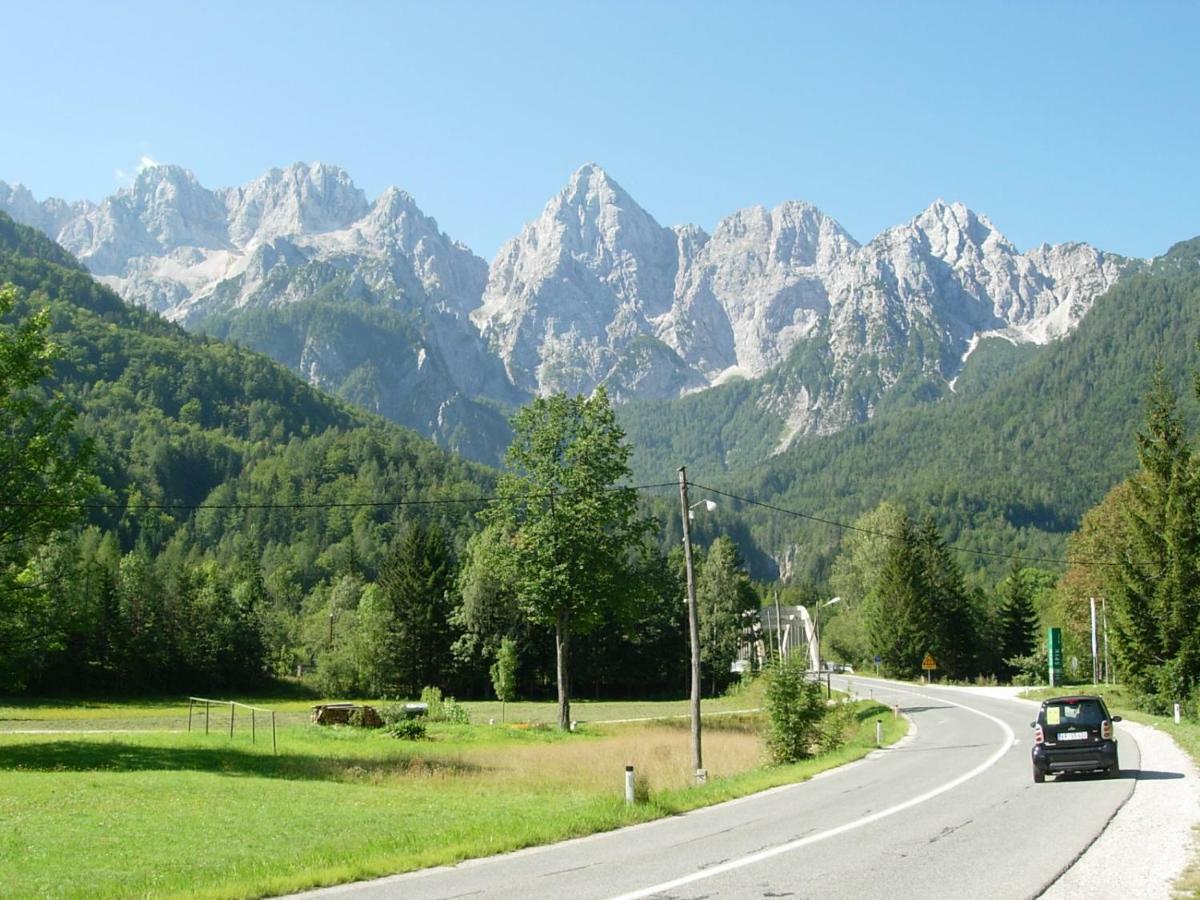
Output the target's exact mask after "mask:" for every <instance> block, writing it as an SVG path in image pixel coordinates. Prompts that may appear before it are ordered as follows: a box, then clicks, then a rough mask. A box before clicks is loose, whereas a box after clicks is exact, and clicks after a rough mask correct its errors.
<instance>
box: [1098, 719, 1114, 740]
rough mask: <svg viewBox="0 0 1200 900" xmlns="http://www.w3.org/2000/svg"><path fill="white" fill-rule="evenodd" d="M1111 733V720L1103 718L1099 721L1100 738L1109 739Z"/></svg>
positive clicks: (1110, 738)
mask: <svg viewBox="0 0 1200 900" xmlns="http://www.w3.org/2000/svg"><path fill="white" fill-rule="evenodd" d="M1112 734H1113V732H1112V720H1111V719H1105V720H1104V721H1103V722H1101V723H1100V738H1101V739H1102V740H1105V741H1111V740H1112Z"/></svg>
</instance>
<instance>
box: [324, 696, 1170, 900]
mask: <svg viewBox="0 0 1200 900" xmlns="http://www.w3.org/2000/svg"><path fill="white" fill-rule="evenodd" d="M851 680H852V682H853V685H854V688H855V690H856V691H857V692H858V693H860V694H864V693H866V691H867V690H868V689H870V690H871V691H872V692H873V696H874V697H875V698H876V699H878V700H882V701H883V702H886V703H889V704H897V705H899V706H900V708H901V710H902V711H903V712H904V713H905V714H906V715H907V716H909V717H910V719H911V720H912V723H913V725H914V726H915V727H914V728H913V729H912V730H911V731H910V734H909V736H908V737H907V738H905V740H904V741H903V742H901V743H900V744H897V745H896V746H895V747H893V748H889V749H886V750H881V751H878V752H876V753H875V754H872V756H871V757H869V758H868V759H866V760H863V761H862V762H860V763H856V764H853V765H850V766H845V767H843V768H841V769H836V770H834V771H832V772H829V773H827V774H825V775H823V776H820V777H817V778H814V779H813V780H811V781H808V782H804V783H802V784H796V785H789V786H787V787H783V788H776V789H775V790H771V791H767V792H765V793H762V794H757V795H754V796H752V797H746V798H743V799H741V800H736V801H733V802H730V803H724V804H721V805H720V806H714V807H709V808H707V809H703V810H698V811H696V812H693V813H689V814H687V815H683V816H677V817H674V818H670V819H664V820H660V821H657V822H651V823H648V824H645V825H639V826H635V827H632V828H627V829H623V830H621V831H616V832H610V833H606V834H601V835H595V836H593V837H589V838H583V839H580V840H575V841H568V842H566V843H562V844H556V845H553V846H549V847H539V848H535V849H531V850H524V851H521V852H518V853H512V854H507V855H504V856H499V857H492V858H488V859H482V860H474V861H471V862H466V863H462V864H459V865H457V866H453V867H444V868H437V869H429V870H425V871H421V872H415V873H411V874H407V875H399V876H393V877H390V878H384V879H380V880H378V881H371V882H363V883H359V884H353V885H342V886H340V887H335V888H328V889H325V890H322V891H314V892H311V893H309V894H304V895H301V896H305V897H333V896H341V895H344V894H353V895H354V897H355V898H363V900H365V898H383V897H388V898H396V897H402V898H404V900H426V898H458V897H472V898H474V897H479V898H522V900H525V898H537V897H570V898H572V900H588V898H609V900H611V898H623V900H633V898H641V897H652V898H680V900H683V898H701V897H703V898H716V897H723V898H747V897H797V898H803V897H821V898H840V897H845V898H859V897H885V896H905V897H909V896H911V897H922V898H940V897H947V898H949V897H954V898H961V897H975V898H988V897H996V898H1014V897H1030V896H1036V895H1037V894H1039V893H1041V892H1042V891H1043V890H1044V889H1045V888H1046V887H1047V886H1048V885H1050V884H1051V883H1052V882H1053V881H1054V880H1055V879H1056V878H1057V877H1058V876H1059V875H1060V874H1061V873H1062V872H1063V871H1064V869H1066V868H1067V867H1068V866H1070V864H1071V863H1072V862H1073V861H1074V860H1075V859H1076V858H1077V857H1078V856H1079V855H1080V854H1081V853H1083V851H1084V850H1085V849H1086V848H1087V847H1088V845H1089V844H1090V843H1091V842H1092V841H1094V840H1095V839H1096V838H1097V836H1098V835H1099V834H1100V833H1101V832H1102V831H1103V830H1104V827H1105V825H1106V824H1107V823H1108V821H1109V819H1111V818H1112V816H1113V815H1114V814H1115V813H1116V811H1117V810H1118V809H1119V808H1120V807H1121V805H1122V804H1123V803H1124V802H1125V801H1126V800H1127V799H1128V798H1129V796H1130V794H1131V793H1132V792H1133V788H1134V784H1135V782H1136V779H1137V778H1138V777H1139V775H1140V774H1141V773H1140V772H1139V768H1140V757H1139V752H1138V747H1137V745H1136V744H1135V743H1134V742H1133V741H1132V740H1131V739H1130V738H1129V736H1128V735H1127V734H1123V733H1121V729H1120V726H1118V738H1119V739H1120V761H1121V768H1122V777H1121V778H1118V779H1104V778H1100V777H1085V776H1074V777H1067V778H1061V779H1058V780H1054V779H1051V780H1049V781H1047V783H1046V784H1042V785H1034V784H1033V782H1032V778H1031V774H1030V763H1029V746H1030V740H1031V735H1032V732H1031V729H1030V728H1029V722H1030V720H1031V719H1032V718H1033V710H1034V707H1033V705H1032V704H1026V703H1014V702H1013V701H1011V700H1001V699H994V698H989V697H984V696H975V695H972V694H969V693H967V692H964V691H960V690H954V689H947V688H938V687H929V688H925V687H914V686H909V685H901V684H898V683H894V682H881V681H875V680H870V681H867V680H859V679H851ZM1145 774H1146V775H1152V774H1153V773H1145Z"/></svg>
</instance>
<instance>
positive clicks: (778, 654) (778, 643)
mask: <svg viewBox="0 0 1200 900" xmlns="http://www.w3.org/2000/svg"><path fill="white" fill-rule="evenodd" d="M775 658H776V660H777V661H778V662H783V612H782V610H780V608H779V591H776V592H775Z"/></svg>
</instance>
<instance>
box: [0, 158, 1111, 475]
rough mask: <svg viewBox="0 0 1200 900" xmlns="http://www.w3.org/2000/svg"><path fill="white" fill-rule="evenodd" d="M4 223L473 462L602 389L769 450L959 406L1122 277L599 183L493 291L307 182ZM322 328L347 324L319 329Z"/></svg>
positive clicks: (278, 177)
mask: <svg viewBox="0 0 1200 900" xmlns="http://www.w3.org/2000/svg"><path fill="white" fill-rule="evenodd" d="M0 209H3V210H4V211H6V212H8V213H9V214H10V215H12V216H13V217H14V218H15V219H17V220H19V221H22V222H25V223H28V224H31V225H34V226H36V227H38V228H41V229H43V230H44V231H46V232H47V233H49V234H50V235H51V236H52V237H54V238H55V239H56V240H58V241H59V243H61V244H63V245H64V246H65V247H66V248H67V249H68V250H70V251H71V252H72V253H74V254H75V255H76V256H77V257H78V258H79V259H80V260H81V261H82V262H83V263H84V264H85V265H87V266H88V267H89V268H90V269H91V270H92V272H93V273H95V274H96V275H97V276H98V277H99V278H100V279H101V280H102V281H104V282H106V283H107V284H109V285H110V286H111V287H113V288H115V289H116V290H117V291H118V292H119V293H121V294H122V295H123V296H124V297H125V298H126V299H128V300H130V301H132V302H135V303H140V304H142V305H145V306H148V307H150V308H152V309H155V310H158V311H160V312H162V313H163V314H165V315H166V316H168V317H170V318H173V319H177V320H179V321H181V322H183V323H184V324H185V325H188V326H189V327H203V328H206V329H209V330H216V331H217V332H218V333H222V334H229V335H230V336H235V337H239V339H247V340H248V342H249V343H250V344H251V345H252V346H258V347H259V349H263V350H264V351H265V352H268V353H271V354H272V355H275V356H276V358H279V359H281V361H283V362H285V363H287V364H288V365H291V366H292V367H293V368H295V369H296V370H297V371H298V372H301V373H302V374H303V375H304V376H305V377H306V378H308V379H309V380H310V381H311V382H313V383H315V384H320V385H322V386H325V387H327V388H329V389H331V390H334V391H337V392H341V393H343V394H344V395H346V396H347V397H348V398H349V399H354V400H355V401H356V402H361V403H364V405H367V406H369V407H371V408H374V409H378V410H379V411H381V412H384V413H385V414H387V415H390V416H392V417H393V418H397V419H398V420H399V421H402V422H404V423H405V424H410V425H412V426H413V427H415V428H418V429H419V430H421V431H423V432H425V433H427V434H431V435H433V436H434V437H438V438H439V439H440V440H442V441H443V442H444V443H446V444H447V445H450V443H451V441H450V439H449V438H448V436H447V432H446V429H447V428H448V427H451V426H448V425H447V424H446V423H448V422H451V423H452V427H453V428H454V429H455V431H456V433H457V434H458V435H459V437H458V440H459V441H461V442H465V443H466V444H470V445H471V446H472V447H474V448H475V450H473V451H472V453H473V455H477V456H478V455H480V454H479V453H478V452H476V451H477V450H478V448H479V447H481V446H484V445H486V444H488V442H489V441H498V442H502V441H503V440H504V437H505V426H504V422H503V414H502V413H501V412H498V411H497V407H499V408H504V407H506V406H507V407H511V406H512V405H515V404H519V403H521V402H523V401H524V400H525V399H527V398H528V397H529V396H531V395H533V394H548V393H551V392H554V391H570V392H582V393H587V392H590V391H592V390H593V389H595V387H596V386H597V385H600V384H605V385H606V386H607V387H608V389H609V392H610V394H611V395H612V396H613V397H615V398H616V399H617V400H618V401H619V402H623V401H628V400H633V399H643V398H653V399H670V398H674V397H678V396H681V395H683V394H687V393H690V392H694V391H698V390H703V389H705V388H707V387H710V386H713V385H715V384H718V383H720V382H722V381H723V380H726V379H729V378H732V377H743V378H749V379H757V380H761V382H762V389H761V390H759V391H757V392H756V393H755V397H756V400H755V402H757V403H758V404H759V405H760V407H762V408H764V409H767V410H769V411H770V412H771V413H773V414H775V415H777V416H780V417H781V418H782V419H783V420H785V422H786V423H787V424H786V428H785V432H786V433H785V434H784V436H783V440H782V443H781V445H780V446H785V445H786V444H787V442H788V441H790V440H791V439H792V438H793V437H795V436H796V435H799V434H806V433H814V432H815V433H826V432H831V431H836V430H838V429H840V428H843V427H845V426H846V425H849V424H852V423H854V422H858V421H862V420H863V419H865V418H867V417H869V416H870V415H871V414H872V413H873V412H874V410H875V408H876V407H877V406H878V404H879V403H880V402H881V401H882V400H884V398H885V397H886V395H887V394H888V392H889V391H890V390H892V388H893V387H894V386H895V385H896V384H897V383H898V382H900V381H903V380H905V379H911V378H913V377H914V376H915V377H923V378H928V379H932V380H933V381H935V382H936V381H938V380H939V379H940V380H942V381H944V382H945V383H946V384H947V385H948V386H949V387H950V388H951V389H952V387H953V379H954V377H955V376H956V375H957V372H958V371H959V370H960V369H961V367H962V364H963V362H964V360H965V358H966V355H967V354H968V353H969V352H970V349H971V348H972V347H974V346H975V345H976V343H977V342H978V338H979V337H980V336H981V335H987V334H1001V335H1003V336H1005V337H1007V338H1008V339H1010V340H1014V341H1033V342H1038V343H1043V342H1046V341H1049V340H1053V339H1054V338H1056V337H1059V336H1061V335H1063V334H1066V333H1068V332H1069V331H1070V330H1071V329H1073V328H1074V327H1075V325H1076V324H1077V323H1078V322H1079V320H1080V319H1081V318H1082V317H1083V316H1084V315H1085V314H1086V313H1087V311H1088V310H1089V309H1090V308H1091V305H1092V303H1093V301H1094V300H1095V298H1096V297H1097V296H1099V295H1100V294H1101V293H1103V292H1104V291H1105V290H1107V289H1108V287H1109V286H1111V285H1112V284H1113V282H1114V281H1115V280H1116V279H1117V278H1118V277H1119V276H1120V274H1121V273H1122V271H1124V270H1125V268H1126V267H1127V266H1128V265H1129V262H1130V261H1129V260H1125V259H1123V258H1121V257H1118V256H1115V255H1113V254H1110V253H1104V252H1102V251H1099V250H1096V249H1093V248H1092V247H1089V246H1087V245H1086V244H1079V243H1069V244H1061V245H1057V246H1045V245H1043V246H1041V247H1037V248H1034V249H1033V250H1030V251H1028V252H1025V253H1021V252H1020V251H1018V250H1017V248H1016V247H1014V246H1013V245H1012V244H1011V243H1010V242H1009V241H1008V240H1007V239H1006V238H1005V237H1004V236H1003V235H1002V234H1001V233H1000V232H999V231H998V230H997V229H996V228H995V227H994V226H993V225H992V224H991V223H990V222H989V221H988V219H987V218H986V217H985V216H982V215H979V214H977V213H975V212H972V211H971V210H969V209H967V208H966V207H964V206H962V205H961V204H947V203H944V202H942V201H940V200H939V201H936V202H934V203H933V204H932V205H930V206H929V208H927V209H926V210H924V211H923V212H921V213H920V214H919V215H917V216H916V217H915V218H914V219H912V220H911V221H910V222H907V223H905V224H903V225H898V226H896V227H893V228H889V229H887V230H886V231H884V232H883V233H881V234H880V235H878V236H876V237H875V238H874V239H873V240H871V241H869V242H868V243H866V244H864V245H861V246H860V245H859V244H858V243H857V242H856V241H855V240H854V239H853V238H852V237H851V236H850V235H849V234H847V233H846V231H845V230H844V229H843V228H842V227H841V226H840V225H839V224H838V223H837V222H836V221H835V220H833V219H832V218H830V217H829V216H827V215H825V214H824V213H822V212H821V211H820V210H818V209H816V208H815V207H813V206H811V205H809V204H807V203H802V202H789V203H784V204H782V205H780V206H778V207H776V208H775V209H771V210H768V209H764V208H762V207H751V208H749V209H744V210H740V211H738V212H736V213H734V214H733V215H731V216H729V217H727V218H726V219H724V220H722V221H721V222H719V223H718V224H717V226H716V227H715V229H714V230H713V233H712V234H711V235H710V234H708V233H706V232H705V231H704V230H702V229H701V228H699V227H696V226H692V225H684V226H677V227H670V228H668V227H664V226H662V225H660V224H659V223H658V222H656V221H655V219H654V218H653V216H651V215H650V213H648V212H647V211H646V210H644V209H643V208H642V207H640V206H639V205H638V204H637V203H636V202H635V201H634V200H633V198H632V197H630V196H629V194H628V193H626V191H625V190H624V189H622V188H621V186H620V185H619V184H617V182H616V181H615V180H614V179H613V178H612V177H611V176H609V175H608V174H607V173H606V172H605V171H604V170H603V169H601V168H600V167H599V166H597V165H595V164H588V165H585V166H583V167H582V168H580V169H579V170H578V171H577V172H575V173H574V175H572V176H571V178H570V179H569V181H568V182H567V184H566V185H565V186H564V187H563V188H562V190H561V191H559V192H558V194H557V195H556V196H555V197H553V198H552V199H551V200H550V202H549V203H547V205H546V207H545V209H544V210H543V211H542V214H541V215H540V216H539V217H538V218H537V219H536V220H534V221H532V222H530V223H529V224H527V225H526V226H525V227H524V228H523V229H522V231H521V233H520V234H519V235H517V236H516V237H515V238H513V239H512V240H511V241H509V242H508V243H507V244H505V245H504V247H503V248H502V249H501V250H500V252H499V253H498V254H497V256H496V258H495V260H494V261H493V262H492V264H491V266H490V267H489V266H488V265H487V264H486V263H485V262H484V261H483V260H482V259H480V258H479V257H477V256H475V255H474V254H473V253H471V251H470V250H469V249H467V248H466V247H464V246H463V245H462V244H460V243H458V242H456V241H454V240H452V239H451V238H450V237H448V236H447V235H445V234H444V233H442V232H441V231H440V230H439V229H438V225H437V222H436V221H435V220H434V219H432V218H430V217H429V216H427V215H426V214H425V213H423V212H422V211H421V210H420V209H419V208H418V206H417V205H416V203H415V201H414V200H413V198H412V197H410V196H409V195H408V194H406V193H404V192H403V191H401V190H398V189H396V188H389V189H388V190H387V191H385V192H384V193H383V194H382V195H381V196H380V197H378V198H377V199H375V200H374V201H370V200H368V199H367V198H366V196H365V195H364V194H363V192H362V191H360V190H359V189H358V188H357V187H355V185H354V183H353V181H352V180H351V179H350V177H349V176H348V175H347V174H346V173H345V172H344V171H342V170H341V169H339V168H337V167H336V166H330V165H327V164H323V163H313V164H301V163H297V164H295V165H292V166H289V167H288V168H286V169H273V170H271V171H270V172H268V173H266V174H265V175H263V176H262V177H260V178H258V179H255V180H254V181H252V182H250V183H249V184H246V185H243V186H241V187H233V188H222V189H219V190H215V191H213V190H208V189H206V188H204V187H203V186H201V185H200V184H199V183H198V182H197V181H196V179H195V177H194V176H193V175H192V173H190V172H188V171H187V170H185V169H181V168H179V167H176V166H152V167H149V168H146V169H143V170H142V171H140V172H139V173H138V175H137V178H136V179H135V181H134V183H133V184H132V185H131V186H130V187H129V188H126V189H124V190H122V191H119V192H118V193H116V194H114V195H113V196H112V197H109V198H107V199H106V200H104V201H103V202H101V203H99V204H91V203H74V204H68V203H65V202H63V201H61V200H47V201H44V202H38V201H37V200H35V199H34V198H33V196H32V195H31V194H30V193H29V192H28V191H27V190H25V189H24V188H22V187H20V186H17V187H10V186H9V185H7V184H4V183H3V182H0ZM316 306H321V307H322V309H325V310H326V311H327V308H329V307H330V306H332V307H333V308H339V307H340V308H341V309H343V310H345V311H346V316H349V317H350V318H351V319H353V320H354V322H355V323H357V324H356V325H355V326H354V327H350V326H347V325H346V321H345V317H344V316H343V317H341V318H337V322H338V327H336V328H332V327H326V326H323V325H322V324H321V323H323V322H326V321H327V319H328V316H327V315H326V316H325V317H323V316H322V315H318V314H316V313H314V312H312V311H311V310H310V309H309V308H310V307H316ZM289 310H290V311H291V314H289V312H288V311H289ZM301 310H307V312H305V314H304V315H300V311H301ZM364 310H366V311H364ZM385 313H386V315H385ZM388 316H390V318H388ZM335 318H336V317H335ZM285 320H286V321H285ZM368 320H370V321H368ZM289 329H290V330H289ZM296 331H300V332H303V333H302V334H293V333H292V332H296ZM247 335H249V338H247ZM367 335H370V338H369V339H368V337H367ZM368 347H369V348H370V353H369V358H368V356H367V355H365V354H366V350H367V348H368ZM476 432H477V433H476ZM468 433H471V434H472V436H471V437H470V438H469V439H468V438H466V437H464V436H465V435H467V434H468ZM500 446H502V443H501V445H500ZM500 446H497V447H492V448H491V449H490V450H488V451H486V452H484V453H483V454H482V456H483V457H484V458H488V459H491V460H494V459H495V458H496V457H497V454H498V450H499V449H500Z"/></svg>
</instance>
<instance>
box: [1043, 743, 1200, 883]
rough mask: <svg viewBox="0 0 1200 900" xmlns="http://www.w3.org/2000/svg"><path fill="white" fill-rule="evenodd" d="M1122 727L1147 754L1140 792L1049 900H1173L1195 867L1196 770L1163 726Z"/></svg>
mask: <svg viewBox="0 0 1200 900" xmlns="http://www.w3.org/2000/svg"><path fill="white" fill-rule="evenodd" d="M1119 728H1120V729H1121V730H1122V731H1124V732H1125V733H1126V734H1128V735H1129V736H1130V737H1132V738H1133V739H1134V740H1135V741H1136V742H1137V745H1138V748H1139V749H1140V750H1141V754H1142V768H1141V771H1140V773H1139V775H1138V779H1137V784H1136V785H1135V787H1134V791H1133V794H1132V796H1130V798H1129V800H1128V801H1126V803H1125V805H1124V806H1122V807H1121V809H1120V810H1119V811H1118V812H1117V814H1116V815H1115V816H1113V818H1112V821H1111V822H1109V824H1108V827H1107V828H1105V829H1104V831H1103V832H1102V833H1101V835H1100V837H1098V838H1097V839H1096V841H1095V842H1094V843H1093V844H1092V845H1091V846H1090V847H1088V849H1087V851H1086V852H1085V853H1084V854H1083V855H1082V856H1081V857H1079V859H1078V860H1077V861H1076V863H1075V864H1074V865H1073V866H1071V868H1069V869H1068V870H1067V871H1066V872H1064V873H1063V875H1062V876H1061V877H1060V878H1059V879H1058V880H1057V881H1056V882H1054V884H1052V885H1051V886H1050V888H1049V889H1048V890H1047V891H1046V892H1045V893H1044V894H1043V895H1042V896H1043V897H1046V898H1051V900H1066V898H1076V897H1084V896H1093V897H1095V896H1110V897H1121V898H1136V900H1143V898H1144V900H1151V898H1169V897H1171V896H1173V890H1172V885H1173V884H1174V882H1175V880H1176V879H1177V878H1178V877H1179V876H1180V875H1181V874H1182V873H1183V870H1184V868H1185V867H1186V866H1187V864H1188V860H1189V859H1190V857H1191V854H1192V847H1193V828H1194V827H1195V826H1196V824H1197V820H1198V818H1200V778H1198V776H1197V772H1196V767H1195V765H1194V764H1193V763H1192V760H1191V758H1190V757H1189V756H1188V755H1187V753H1185V752H1184V751H1183V749H1182V748H1181V747H1180V746H1179V745H1178V744H1176V743H1175V741H1174V740H1172V739H1171V736H1170V735H1168V734H1166V733H1164V732H1162V731H1160V730H1159V729H1157V728H1154V727H1152V726H1150V725H1139V724H1138V723H1136V722H1122V723H1121V725H1120V726H1119Z"/></svg>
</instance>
